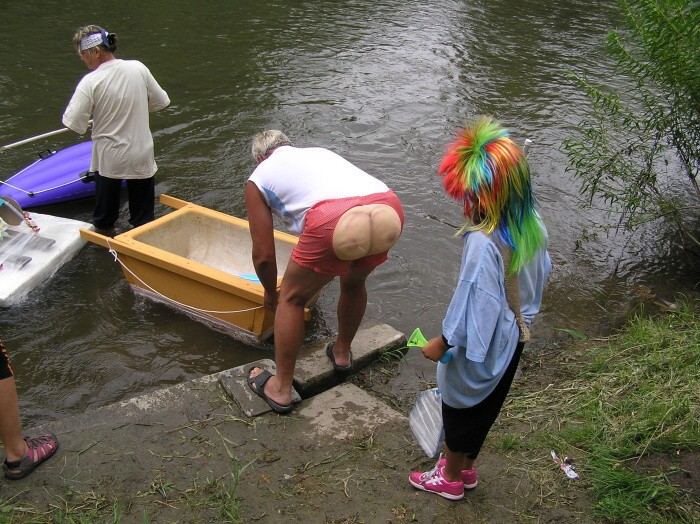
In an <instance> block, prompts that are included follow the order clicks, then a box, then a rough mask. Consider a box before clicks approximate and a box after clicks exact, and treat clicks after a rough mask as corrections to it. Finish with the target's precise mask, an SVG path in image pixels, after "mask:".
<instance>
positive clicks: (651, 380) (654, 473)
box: [502, 298, 700, 523]
mask: <svg viewBox="0 0 700 524" xmlns="http://www.w3.org/2000/svg"><path fill="white" fill-rule="evenodd" d="M699 314H700V302H699V301H697V300H695V301H693V300H690V299H685V298H682V299H681V300H680V301H679V302H678V303H677V304H676V308H675V309H674V310H673V311H672V312H671V313H668V314H663V315H661V316H657V317H649V316H642V315H639V316H638V317H637V318H635V319H633V320H632V321H631V322H630V323H629V324H628V325H627V326H626V327H625V329H624V330H623V331H622V332H620V333H619V334H618V335H616V336H614V337H612V338H611V339H607V340H602V341H601V340H600V339H598V340H586V341H582V342H579V343H578V344H579V346H577V348H576V351H577V353H576V354H578V356H579V358H576V359H575V360H571V361H569V362H570V363H569V364H566V366H567V369H565V371H566V373H565V375H564V376H565V378H563V379H562V382H561V383H560V384H556V385H555V384H549V385H547V386H546V387H545V388H542V389H541V391H533V390H531V389H528V388H518V387H514V388H513V390H512V391H511V394H510V398H509V400H508V401H507V405H506V406H507V410H506V412H507V415H508V416H509V418H516V416H520V415H521V414H527V417H526V420H527V421H528V422H529V424H530V425H531V427H532V428H536V429H535V430H534V431H533V433H531V434H530V435H528V438H527V439H523V441H522V443H521V446H535V447H534V448H532V449H529V451H528V454H529V455H534V456H542V454H543V453H546V452H547V451H546V450H562V451H563V452H565V453H568V454H572V455H574V456H575V458H576V461H575V464H576V470H577V471H578V472H579V474H580V476H581V478H580V479H579V480H577V481H576V482H578V483H580V484H579V489H585V490H586V492H587V493H589V494H591V495H593V497H594V501H593V506H592V512H593V513H594V514H595V515H596V516H597V517H599V518H600V519H602V520H603V521H605V522H615V523H638V522H645V523H647V522H649V523H652V522H658V523H671V522H673V523H685V522H688V523H689V522H698V521H699V520H698V519H699V518H700V507H698V506H697V505H696V504H695V503H694V502H692V501H691V498H692V497H693V496H694V495H693V494H692V493H686V492H684V491H682V490H680V489H679V488H677V487H675V486H674V484H677V482H676V480H677V478H678V477H676V476H674V474H678V473H679V466H678V465H677V464H674V463H675V462H676V460H677V457H678V456H679V455H681V454H683V455H686V456H688V455H690V454H697V453H698V451H700V382H698V380H697V377H698V374H700V363H699V361H698V355H700V322H698V315H699ZM502 416H503V415H502ZM562 421H565V422H563V423H562ZM503 441H504V442H506V439H505V438H504V439H503ZM583 486H585V487H583Z"/></svg>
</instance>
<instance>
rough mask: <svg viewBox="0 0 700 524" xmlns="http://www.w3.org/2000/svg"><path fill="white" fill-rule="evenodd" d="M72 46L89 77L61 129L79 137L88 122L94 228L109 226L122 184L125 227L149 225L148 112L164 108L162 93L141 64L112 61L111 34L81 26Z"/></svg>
mask: <svg viewBox="0 0 700 524" xmlns="http://www.w3.org/2000/svg"><path fill="white" fill-rule="evenodd" d="M73 45H74V46H75V49H76V50H77V52H78V55H79V56H80V59H81V60H82V61H83V62H85V64H86V65H87V67H88V69H90V70H91V72H90V73H88V74H87V75H85V76H84V77H83V78H82V80H81V81H80V82H79V83H78V86H77V87H76V89H75V93H74V94H73V97H72V98H71V100H70V102H69V103H68V107H67V108H66V111H65V113H64V114H63V124H64V125H65V126H66V127H68V128H70V129H72V130H73V131H75V132H77V133H80V134H82V133H85V132H86V131H87V128H88V125H89V121H90V120H91V119H92V121H93V123H92V142H93V144H92V161H91V163H90V171H93V172H95V189H96V193H97V203H96V205H95V212H94V217H93V222H94V224H95V227H97V228H99V229H111V228H112V227H114V223H115V222H116V221H117V218H119V206H120V193H121V187H122V182H121V181H122V180H126V184H127V190H128V193H129V215H130V218H129V223H130V224H131V225H132V226H134V227H137V226H140V225H142V224H145V223H147V222H150V221H151V220H153V219H154V206H155V181H154V175H155V172H156V170H157V169H158V167H157V166H156V162H155V159H154V154H153V137H152V135H151V130H150V127H149V112H154V111H160V110H161V109H163V108H165V107H167V106H168V105H169V104H170V99H169V98H168V94H167V93H166V92H165V91H164V90H163V89H162V88H161V87H160V85H158V82H156V80H155V78H153V75H151V72H150V71H149V70H148V68H147V67H146V66H145V65H143V64H142V63H141V62H139V61H137V60H121V59H118V58H116V57H115V56H114V51H115V50H116V47H117V40H116V35H115V34H114V33H108V32H107V31H105V30H104V29H102V28H101V27H99V26H95V25H89V26H86V27H81V28H80V29H78V31H76V33H75V35H74V36H73Z"/></svg>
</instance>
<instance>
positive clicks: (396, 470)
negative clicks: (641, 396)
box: [0, 352, 698, 524]
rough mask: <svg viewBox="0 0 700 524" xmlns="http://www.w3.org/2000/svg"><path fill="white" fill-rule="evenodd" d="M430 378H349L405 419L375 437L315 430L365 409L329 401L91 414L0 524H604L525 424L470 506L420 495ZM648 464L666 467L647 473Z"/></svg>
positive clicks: (0, 513)
mask: <svg viewBox="0 0 700 524" xmlns="http://www.w3.org/2000/svg"><path fill="white" fill-rule="evenodd" d="M559 354H562V353H561V352H560V353H559ZM556 358H557V356H556V354H550V355H548V354H542V353H533V354H532V355H530V354H528V353H526V354H525V356H524V361H523V365H522V372H521V373H520V376H519V377H518V378H517V382H516V384H515V386H514V387H516V388H517V387H526V386H527V387H535V388H539V387H546V386H547V384H550V383H552V381H555V380H557V377H556V374H555V373H553V372H552V371H551V370H552V369H556V366H552V365H551V364H552V361H553V359H556ZM543 360H545V361H547V362H548V364H549V365H548V366H547V369H548V372H547V374H546V375H545V374H544V371H543V369H544V368H543V366H542V365H541V363H542V361H543ZM430 379H432V377H429V378H428V379H427V380H430ZM421 380H422V379H421V378H420V377H417V375H416V372H415V370H413V369H410V366H406V365H405V364H402V365H398V364H397V362H396V361H394V362H389V363H386V362H385V363H382V362H379V361H378V362H375V363H374V364H372V365H370V366H369V367H367V368H366V369H364V370H362V371H361V372H359V373H358V374H357V375H355V376H353V377H351V378H350V379H349V382H350V383H351V384H350V385H346V386H347V387H350V388H360V389H361V390H362V395H366V396H367V397H370V396H371V397H372V398H373V399H374V400H376V399H377V398H378V399H380V400H381V403H377V405H381V406H382V408H381V409H385V408H384V406H386V409H388V410H391V411H392V413H394V412H395V413H396V415H395V416H394V415H392V416H390V417H387V416H385V413H380V409H379V408H378V409H377V423H376V426H374V427H373V428H372V429H371V430H369V431H368V430H366V429H363V430H362V431H358V432H348V433H344V434H339V432H338V431H337V428H336V427H334V424H333V423H332V422H330V423H326V424H324V425H321V426H319V425H317V426H314V427H310V423H309V419H308V417H306V416H305V415H304V412H305V410H307V411H310V410H312V409H317V410H325V411H326V412H328V414H329V417H330V420H335V421H336V422H337V425H338V427H340V426H341V425H342V424H341V423H343V422H344V421H345V420H346V419H347V418H348V417H352V415H353V410H358V411H359V410H365V411H366V407H365V406H362V405H359V404H358V405H357V406H354V407H353V406H348V405H347V402H346V403H345V404H344V405H343V408H342V409H340V408H339V407H337V406H336V405H334V404H333V394H332V393H331V392H326V393H324V394H323V395H319V396H318V397H314V398H312V399H310V400H305V401H304V405H305V407H304V409H300V410H298V412H297V410H295V412H294V413H293V414H292V415H291V416H282V417H280V416H276V415H274V414H271V413H269V414H266V415H262V416H259V417H254V418H248V417H246V416H245V415H243V414H242V412H241V410H240V407H239V406H238V405H237V404H236V403H234V402H232V401H231V400H230V398H229V397H228V396H227V395H226V394H224V393H223V392H222V390H221V387H220V386H219V384H218V382H216V381H213V382H195V383H190V384H187V385H182V386H181V387H178V388H174V392H172V394H171V393H168V394H167V395H168V396H167V398H166V396H165V394H164V397H163V403H162V406H163V407H162V409H159V406H158V404H157V403H156V404H155V405H154V406H152V407H151V408H150V409H149V410H148V411H147V415H144V414H143V413H144V411H143V410H139V409H137V408H138V407H139V406H137V405H136V404H137V403H138V402H137V401H135V402H134V406H129V405H127V406H126V407H125V406H121V407H119V408H117V407H107V408H106V409H104V410H102V411H101V412H100V413H98V414H95V415H92V414H86V416H85V417H82V418H80V419H75V420H72V421H70V420H69V421H67V422H66V425H65V426H61V425H58V426H56V425H54V427H52V428H51V429H52V430H55V431H56V432H57V433H58V434H59V435H60V439H61V448H60V449H59V453H57V455H56V457H55V458H52V459H51V461H49V462H47V464H45V465H43V466H42V467H41V468H39V469H38V470H37V471H35V472H34V473H32V475H31V476H30V477H28V478H27V479H24V480H22V481H17V482H9V481H6V480H3V481H2V484H0V523H3V524H4V523H10V522H12V523H14V522H123V523H131V522H134V523H146V522H148V523H171V522H172V523H175V522H177V523H184V522H186V523H204V522H206V523H213V522H260V523H278V522H279V523H287V522H304V523H317V522H318V523H337V524H341V523H342V524H345V523H375V522H376V523H403V522H421V523H432V522H440V523H464V522H473V523H504V522H508V523H533V522H536V523H559V522H561V523H564V522H566V523H570V522H582V523H587V522H596V519H595V518H594V517H593V516H592V515H591V513H590V507H591V503H592V501H591V499H590V496H589V493H588V491H587V487H588V484H587V481H586V478H585V474H584V473H583V471H582V476H581V478H580V479H578V480H570V479H568V478H567V477H566V476H565V475H564V473H563V472H562V471H561V470H560V469H559V468H558V467H557V465H556V464H555V463H554V462H553V461H552V459H551V456H550V451H551V450H549V449H545V448H542V449H539V450H537V451H535V452H530V454H529V455H527V456H526V455H524V454H523V453H522V452H521V451H519V450H520V449H522V447H520V446H519V445H518V443H519V442H521V441H522V440H523V439H527V438H528V432H529V425H528V423H527V418H526V417H525V418H523V417H521V416H518V414H513V415H512V416H511V415H508V414H506V415H505V416H503V417H501V419H499V420H498V421H497V423H496V426H495V427H494V429H493V431H492V433H491V435H490V436H489V439H488V440H487V443H486V447H485V449H484V450H483V452H482V455H481V456H480V457H479V460H478V462H477V466H478V471H479V485H478V487H477V488H476V489H475V490H473V491H469V492H467V494H466V495H465V497H464V499H462V500H460V501H457V502H452V501H448V500H445V499H442V498H441V497H438V496H436V495H433V494H428V493H424V492H421V491H417V490H415V489H413V488H412V487H411V486H410V484H409V483H408V481H407V476H408V474H409V473H410V472H411V471H414V470H421V471H424V470H427V469H430V468H431V467H432V465H433V463H434V460H432V459H429V458H427V457H426V456H425V454H424V453H423V452H422V450H421V449H420V448H419V447H418V445H417V444H416V443H415V441H414V440H413V437H412V434H411V432H410V429H409V427H408V424H407V419H406V416H407V414H408V412H409V410H410V408H411V406H412V404H413V400H414V399H415V395H416V393H417V391H419V390H420V389H424V388H425V387H428V386H430V384H428V383H417V382H421ZM356 390H357V389H356ZM357 391H359V390H357ZM324 395H325V396H324ZM315 404H316V405H315ZM132 407H133V409H131V408H132ZM36 429H38V428H36ZM557 451H558V452H559V453H561V454H562V455H564V454H567V453H570V452H571V450H557ZM697 458H698V457H697V456H695V457H685V456H684V457H682V458H681V457H679V458H678V460H686V459H687V460H690V461H691V462H687V463H684V464H683V471H686V472H691V474H690V477H689V478H684V479H683V481H684V482H686V485H687V486H690V487H689V488H688V489H690V490H691V492H692V490H693V489H695V491H694V493H695V494H697V475H695V476H693V473H694V471H696V470H697ZM647 466H648V467H656V466H657V464H655V463H654V464H651V463H649V464H646V463H645V464H639V467H647ZM693 467H694V469H690V468H693ZM584 470H585V468H584ZM693 483H695V484H694V487H693Z"/></svg>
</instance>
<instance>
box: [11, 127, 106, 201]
mask: <svg viewBox="0 0 700 524" xmlns="http://www.w3.org/2000/svg"><path fill="white" fill-rule="evenodd" d="M51 153H52V154H50V155H48V156H46V157H45V158H40V159H39V160H37V161H36V162H34V163H33V164H30V165H29V166H27V167H26V168H24V169H22V170H21V171H19V172H18V173H16V174H15V175H13V176H11V177H10V178H8V179H7V180H5V182H4V183H2V184H0V195H3V196H8V197H11V198H13V199H14V200H16V201H17V202H18V203H19V205H21V206H22V207H23V208H24V209H27V208H32V207H38V206H46V205H50V204H57V203H60V202H68V201H70V200H78V199H82V198H89V197H93V196H95V182H94V179H92V180H91V177H87V178H86V175H87V173H88V172H89V170H90V160H91V156H92V142H91V141H88V142H82V143H80V144H76V145H74V146H71V147H68V148H66V149H61V150H60V151H57V152H51Z"/></svg>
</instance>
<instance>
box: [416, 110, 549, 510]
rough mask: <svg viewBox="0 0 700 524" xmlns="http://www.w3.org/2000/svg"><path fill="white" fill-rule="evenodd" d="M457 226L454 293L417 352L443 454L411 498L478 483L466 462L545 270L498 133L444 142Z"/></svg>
mask: <svg viewBox="0 0 700 524" xmlns="http://www.w3.org/2000/svg"><path fill="white" fill-rule="evenodd" d="M438 172H439V174H440V176H442V182H443V186H444V188H445V190H446V191H447V194H448V195H449V196H451V197H452V198H454V199H455V200H457V201H458V202H460V203H461V204H462V205H463V206H464V216H465V217H466V218H467V220H468V221H467V223H466V224H465V225H464V226H463V227H462V228H461V229H460V230H459V231H458V233H457V234H458V235H461V236H462V237H463V238H464V249H463V251H462V262H461V267H460V272H459V277H458V280H457V286H456V289H455V291H454V294H453V296H452V300H451V302H450V305H449V307H448V309H447V313H446V315H445V318H444V320H443V323H442V336H440V337H436V338H433V339H432V340H429V341H428V343H427V344H426V345H425V346H424V347H423V349H422V351H423V354H424V356H425V357H426V358H428V359H430V360H432V361H434V362H438V361H440V359H441V358H442V357H443V356H444V355H445V353H446V352H448V351H449V352H450V353H451V358H449V359H443V360H442V361H443V362H446V363H442V362H439V363H438V366H437V384H438V388H439V390H440V392H441V394H442V420H443V428H444V433H445V453H444V457H443V456H442V455H441V457H440V459H439V460H438V462H437V464H436V465H435V467H434V468H433V469H432V470H430V471H427V472H424V473H421V472H414V473H411V474H410V475H409V482H410V483H411V485H412V486H414V487H415V488H417V489H420V490H423V491H428V492H431V493H435V494H437V495H440V496H441V497H444V498H446V499H450V500H459V499H461V498H462V497H463V496H464V490H465V489H473V488H475V487H476V485H477V483H478V479H477V473H476V469H475V468H474V461H475V460H476V458H477V456H478V455H479V451H480V450H481V447H482V445H483V443H484V441H485V440H486V436H487V434H488V432H489V430H490V429H491V426H492V425H493V423H494V422H495V421H496V418H497V417H498V414H499V412H500V410H501V408H502V406H503V402H504V401H505V398H506V395H507V394H508V391H509V389H510V386H511V383H512V381H513V377H514V375H515V371H516V369H517V367H518V363H519V362H520V356H521V354H522V351H523V347H524V345H525V342H526V341H527V340H529V336H530V334H529V325H530V323H531V321H532V319H533V317H534V316H535V314H537V313H538V312H539V309H540V305H541V302H542V291H543V288H544V285H545V282H546V279H547V276H548V274H549V271H550V269H551V262H550V258H549V254H548V253H547V231H546V229H545V226H544V224H543V222H542V220H541V218H540V216H539V215H538V213H537V212H536V211H535V199H534V197H533V195H532V187H531V181H530V169H529V166H528V162H527V158H526V157H525V154H524V152H523V151H522V149H520V148H519V147H518V146H517V145H516V144H515V143H514V142H513V140H511V139H510V138H509V136H508V132H507V131H506V130H505V129H504V128H503V127H501V125H500V124H499V123H497V122H495V121H494V120H492V119H491V118H489V117H481V118H479V119H477V120H476V121H475V122H474V123H473V124H471V125H470V126H469V127H467V128H466V129H464V130H462V131H461V132H460V133H459V134H458V136H457V139H456V140H455V141H454V142H452V143H451V144H450V145H449V146H448V148H447V152H446V154H445V156H444V158H443V159H442V162H441V163H440V167H439V169H438Z"/></svg>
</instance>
